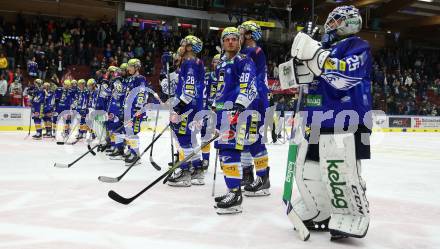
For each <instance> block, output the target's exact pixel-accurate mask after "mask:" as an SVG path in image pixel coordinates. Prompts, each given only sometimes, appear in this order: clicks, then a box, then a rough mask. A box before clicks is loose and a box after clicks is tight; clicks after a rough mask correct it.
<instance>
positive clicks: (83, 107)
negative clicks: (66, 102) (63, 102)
mask: <svg viewBox="0 0 440 249" xmlns="http://www.w3.org/2000/svg"><path fill="white" fill-rule="evenodd" d="M77 84H78V90H77V91H76V94H75V100H74V101H73V106H72V109H73V110H76V111H77V112H78V114H79V115H80V116H81V118H80V123H79V132H78V135H77V137H76V139H78V140H79V139H82V138H84V136H85V134H86V132H87V125H86V115H87V101H88V99H89V91H88V90H87V88H86V80H85V79H79V80H78V82H77Z"/></svg>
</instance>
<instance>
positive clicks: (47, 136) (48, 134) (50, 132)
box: [43, 130, 52, 138]
mask: <svg viewBox="0 0 440 249" xmlns="http://www.w3.org/2000/svg"><path fill="white" fill-rule="evenodd" d="M43 137H44V138H52V131H50V130H48V131H46V134H44V135H43Z"/></svg>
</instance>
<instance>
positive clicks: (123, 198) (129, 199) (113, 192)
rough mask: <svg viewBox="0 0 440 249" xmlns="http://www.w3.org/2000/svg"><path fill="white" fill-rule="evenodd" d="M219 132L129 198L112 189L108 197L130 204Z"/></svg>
mask: <svg viewBox="0 0 440 249" xmlns="http://www.w3.org/2000/svg"><path fill="white" fill-rule="evenodd" d="M219 136H220V135H219V133H216V134H215V135H214V136H213V137H212V138H211V139H210V140H208V141H206V142H205V143H203V144H202V145H201V146H199V147H198V148H197V149H195V150H194V151H193V152H192V153H191V154H189V155H188V156H187V157H185V158H184V159H183V160H182V161H179V162H178V163H176V164H175V165H174V166H173V167H172V168H170V169H168V170H167V172H165V173H163V174H162V175H161V176H159V177H158V178H157V179H156V180H154V181H153V182H152V183H150V184H149V185H148V186H147V187H145V188H144V189H142V190H141V191H140V192H139V193H137V194H136V195H134V196H133V197H130V198H125V197H122V196H120V195H119V194H118V193H116V192H115V191H113V190H110V191H109V192H108V197H110V198H111V199H112V200H114V201H116V202H119V203H121V204H125V205H127V204H130V203H131V202H132V201H134V200H135V199H137V198H138V197H139V196H141V195H142V194H143V193H145V192H146V191H147V190H149V189H150V188H151V187H153V186H154V185H156V184H157V183H158V182H160V181H161V180H162V179H164V178H165V177H167V176H168V175H170V174H172V173H173V172H174V170H175V169H177V168H178V167H180V165H182V164H183V163H186V162H187V161H189V160H191V158H192V157H193V156H194V155H196V154H197V153H199V152H200V150H201V149H202V148H203V147H205V146H206V145H208V144H210V143H212V142H213V141H214V140H216V139H217V138H218V137H219Z"/></svg>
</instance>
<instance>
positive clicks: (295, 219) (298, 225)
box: [287, 210, 310, 241]
mask: <svg viewBox="0 0 440 249" xmlns="http://www.w3.org/2000/svg"><path fill="white" fill-rule="evenodd" d="M287 217H288V218H289V220H290V222H292V224H293V226H294V227H295V229H296V230H297V231H298V234H299V237H300V238H301V240H303V241H307V240H308V239H309V238H310V232H309V229H307V227H306V226H305V225H304V223H303V222H302V220H301V218H299V216H298V215H297V214H296V213H295V211H293V210H292V211H290V212H289V213H288V214H287Z"/></svg>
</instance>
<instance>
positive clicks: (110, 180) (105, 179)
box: [98, 176, 119, 183]
mask: <svg viewBox="0 0 440 249" xmlns="http://www.w3.org/2000/svg"><path fill="white" fill-rule="evenodd" d="M98 180H99V181H101V182H107V183H115V182H119V179H118V178H114V177H108V176H100V177H98Z"/></svg>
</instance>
